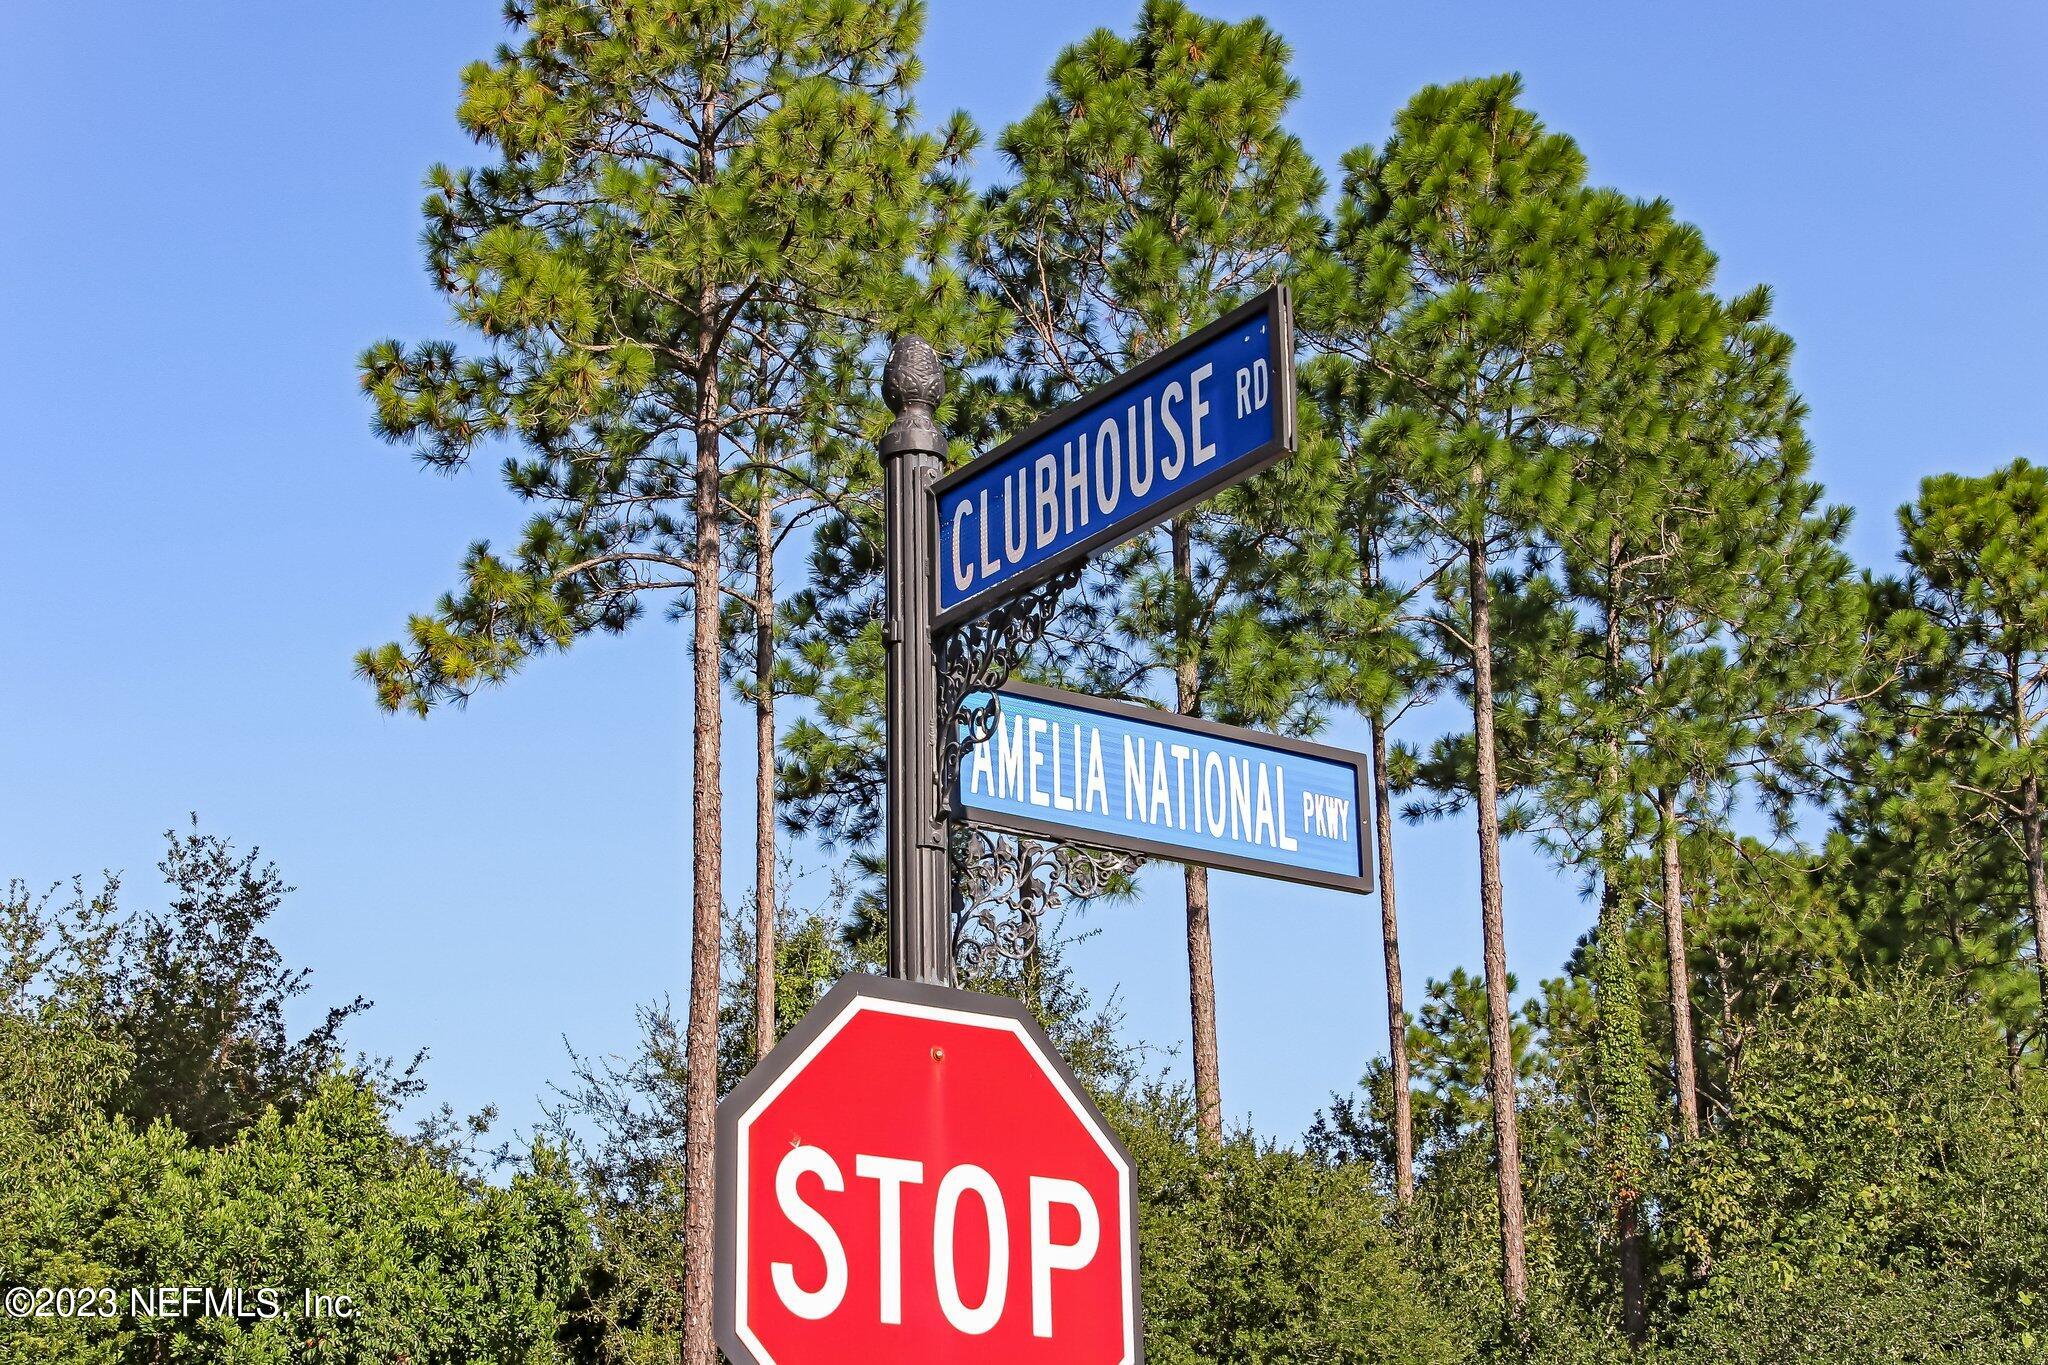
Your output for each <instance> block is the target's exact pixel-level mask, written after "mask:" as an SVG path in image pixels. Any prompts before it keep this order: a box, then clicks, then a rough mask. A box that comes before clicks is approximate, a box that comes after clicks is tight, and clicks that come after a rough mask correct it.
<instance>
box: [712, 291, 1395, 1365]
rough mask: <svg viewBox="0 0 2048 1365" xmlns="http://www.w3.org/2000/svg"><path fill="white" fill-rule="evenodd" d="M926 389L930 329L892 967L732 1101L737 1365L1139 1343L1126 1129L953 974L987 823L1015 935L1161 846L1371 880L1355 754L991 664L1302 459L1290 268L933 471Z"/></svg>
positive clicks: (1109, 1358)
mask: <svg viewBox="0 0 2048 1365" xmlns="http://www.w3.org/2000/svg"><path fill="white" fill-rule="evenodd" d="M944 392H945V375H944V372H943V369H942V367H941V366H940V363H939V359H938V356H937V355H936V354H935V353H934V352H933V350H932V349H931V347H929V346H927V345H925V344H924V343H923V342H921V341H918V340H917V339H915V338H901V339H899V340H898V341H897V342H896V345H895V347H894V349H893V350H892V351H891V353H890V356H889V364H888V368H887V370H886V372H885V374H884V378H883V396H884V397H885V398H886V399H887V400H888V403H889V407H890V409H891V410H892V411H893V412H894V413H895V414H896V418H895V422H894V424H893V425H892V426H891V427H890V428H889V431H888V434H887V435H886V436H884V437H883V439H882V445H881V453H882V469H883V523H884V536H885V538H886V543H885V545H884V547H883V574H884V578H885V580H886V595H887V621H886V626H885V639H886V641H887V651H888V656H887V664H886V673H887V677H886V683H887V700H886V712H887V714H886V717H885V735H886V739H885V744H886V749H887V758H886V762H887V801H886V804H885V820H884V823H885V827H886V828H885V838H886V850H885V852H886V862H885V867H886V872H885V878H886V882H887V898H888V911H889V974H888V976H887V977H886V978H884V977H877V976H854V977H850V978H848V979H847V980H844V981H842V982H841V983H840V984H839V985H838V986H836V987H835V988H834V989H833V990H832V991H831V992H830V993H829V994H828V995H827V996H826V997H825V998H824V1000H822V1001H821V1002H820V1003H819V1004H818V1005H817V1006H816V1007H815V1008H814V1009H812V1010H811V1012H810V1013H809V1014H808V1015H806V1016H805V1018H804V1020H803V1022H802V1023H801V1024H799V1025H798V1026H797V1027H796V1028H795V1029H794V1030H792V1031H791V1032H790V1034H789V1036H788V1037H786V1038H784V1039H782V1040H781V1041H780V1043H778V1044H777V1046H776V1047H775V1049H774V1050H773V1051H772V1052H770V1053H769V1054H768V1056H767V1057H766V1058H764V1059H763V1060H762V1061H761V1063H760V1064H759V1065H758V1066H756V1067H755V1068H754V1070H753V1072H752V1073H751V1074H750V1075H749V1076H748V1077H747V1078H746V1079H745V1080H744V1081H742V1082H741V1083H740V1084H739V1086H738V1087H736V1088H735V1089H734V1090H733V1092H732V1093H731V1094H729V1095H728V1096H726V1098H725V1099H724V1100H722V1101H721V1102H720V1104H719V1109H718V1137H717V1158H716V1166H717V1173H716V1203H717V1223H718V1256H717V1264H716V1268H715V1275H714V1285H713V1290H714V1295H715V1299H716V1305H717V1314H716V1324H717V1335H718V1341H719V1345H720V1346H721V1347H722V1348H723V1349H724V1351H725V1353H726V1355H727V1356H728V1357H729V1358H730V1359H731V1360H732V1361H734V1362H735V1363H736V1365H828V1363H829V1365H839V1363H840V1362H846V1361H883V1360H904V1361H915V1362H917V1365H966V1362H976V1365H1008V1363H1009V1362H1019V1363H1027V1362H1028V1363H1031V1365H1039V1363H1041V1362H1042V1365H1054V1363H1055V1362H1058V1363H1059V1365H1138V1362H1140V1361H1142V1360H1143V1358H1144V1334H1143V1319H1142V1317H1141V1314H1140V1307H1139V1302H1138V1273H1137V1264H1138V1263H1137V1204H1136V1198H1135V1195H1134V1193H1133V1188H1134V1185H1135V1172H1134V1171H1133V1169H1132V1165H1131V1159H1130V1156H1129V1154H1128V1153H1127V1152H1125V1151H1124V1149H1123V1147H1122V1145H1121V1144H1120V1143H1119V1142H1118V1141H1117V1139H1116V1136H1115V1134H1114V1133H1113V1132H1112V1131H1111V1129H1110V1127H1109V1124H1108V1122H1107V1121H1106V1120H1105V1119H1104V1118H1103V1116H1102V1115H1101V1113H1100V1112H1098V1111H1097V1110H1096V1108H1095V1105H1094V1104H1093V1102H1092V1101H1091V1100H1090V1099H1089V1097H1088V1093H1087V1090H1086V1089H1085V1088H1084V1087H1083V1086H1082V1085H1081V1083H1080V1082H1079V1081H1078V1080H1077V1079H1076V1078H1075V1077H1074V1075H1073V1074H1072V1073H1071V1072H1070V1071H1069V1070H1068V1069H1067V1067H1066V1065H1065V1063H1064V1062H1063V1061H1062V1060H1061V1059H1060V1057H1059V1055H1058V1054H1057V1052H1056V1051H1055V1050H1054V1049H1053V1046H1052V1044H1051V1042H1050V1041H1049V1040H1048V1039H1047V1038H1046V1036H1045V1034H1044V1032H1043V1031H1042V1030H1041V1029H1040V1028H1039V1027H1038V1025H1037V1024H1036V1022H1035V1021H1034V1020H1033V1019H1032V1018H1031V1016H1030V1015H1029V1013H1028V1012H1027V1011H1025V1010H1024V1009H1023V1008H1022V1007H1021V1006H1020V1005H1018V1004H1017V1003H1016V1002H1014V1001H1011V1000H1006V999H1001V998H998V997H993V996H987V995H980V994H975V993H972V992H969V991H962V990H957V989H954V963H955V960H956V958H957V959H959V960H962V961H970V960H985V958H976V956H975V954H974V952H973V951H972V950H973V948H974V945H973V944H972V943H971V942H970V941H969V939H968V937H967V935H968V933H969V931H970V930H971V929H972V928H973V927H974V926H976V925H983V926H996V924H997V921H996V918H995V916H994V914H993V913H992V912H991V911H990V910H989V909H988V908H987V906H986V904H985V903H984V902H985V900H986V897H983V898H982V900H980V901H977V902H975V903H973V904H970V903H969V896H968V892H969V890H970V889H973V890H974V891H976V892H977V894H978V893H980V892H981V891H982V890H983V888H984V887H985V886H986V885H987V884H988V882H989V881H990V880H991V879H987V878H984V877H983V876H981V875H980V873H979V872H978V871H977V865H976V864H975V862H974V856H975V855H974V853H973V850H974V849H975V848H976V847H977V846H980V847H984V848H997V847H1000V846H1001V845H1000V844H999V843H998V841H1004V840H1007V841H1010V843H1011V845H1013V846H1014V851H1013V853H1012V854H1011V855H1010V856H1008V858H1007V861H1005V859H1004V857H1003V855H1000V854H998V855H994V856H992V858H991V859H990V860H989V861H990V862H991V864H992V865H995V866H998V867H1007V868H1008V869H1010V870H1011V872H1012V874H1013V875H1012V876H1011V877H1010V878H1009V882H1008V890H1009V893H1010V894H1011V896H1012V897H1013V898H1014V899H1013V901H1012V903H1011V904H1010V906H1009V908H1010V909H1011V910H1012V911H1014V912H1015V918H1014V920H1013V921H1012V922H1011V923H1009V924H1008V925H1006V926H1000V927H998V928H997V930H996V940H997V942H996V946H995V948H994V949H993V951H995V952H997V953H999V954H1002V955H1005V956H1010V957H1018V956H1022V955H1023V954H1026V953H1028V952H1029V951H1030V950H1031V945H1032V944H1033V943H1034V942H1035V933H1036V927H1037V919H1036V915H1037V913H1038V912H1039V910H1041V909H1042V908H1043V906H1044V904H1045V903H1046V900H1047V897H1048V888H1047V885H1046V883H1047V882H1048V881H1050V880H1053V879H1059V878H1065V882H1064V885H1065V886H1066V887H1067V888H1068V890H1070V891H1074V892H1075V893H1077V894H1084V895H1085V894H1088V893H1089V891H1090V888H1094V889H1099V888H1100V885H1101V877H1100V870H1101V869H1102V868H1103V867H1120V868H1126V869H1135V867H1136V866H1137V864H1138V862H1139V861H1141V860H1143V859H1148V858H1158V859H1166V860H1171V861H1176V862H1188V863H1200V864H1204V865H1207V866H1211V867H1219V868H1228V869H1231V870H1234V871H1238V872H1246V873H1251V874H1254V875H1258V876H1266V877H1278V878H1283V879H1286V880H1289V881H1295V882H1305V883H1308V884H1310V885H1314V886H1327V887H1336V888H1340V889H1344V890H1351V891H1359V892H1370V891H1371V890H1372V872H1371V867H1372V863H1371V859H1370V858H1369V856H1368V854H1367V847H1366V846H1367V843H1368V841H1369V840H1370V838H1371V830H1370V827H1369V826H1368V824H1367V818H1368V812H1369V810H1370V808H1371V802H1370V801H1369V800H1368V799H1367V794H1366V781H1367V778H1366V767H1365V763H1366V761H1365V758H1364V756H1363V755H1360V754H1356V753H1352V752H1349V751H1347V750H1342V749H1333V748H1330V747H1328V746H1325V745H1320V744H1310V743H1306V742H1304V741H1301V740H1296V739H1289V738H1285V737H1282V736H1278V735H1269V734H1263V733H1260V732H1258V731H1255V730H1247V729H1242V728H1239V727H1236V726H1229V725H1219V724H1216V723H1215V722H1213V721H1208V720H1204V719H1201V718H1199V717H1193V716H1181V715H1176V714H1173V713H1171V712H1167V711H1162V710H1158V709H1155V708H1153V707H1150V706H1146V705H1141V704H1138V703H1135V702H1130V701H1120V700H1110V699H1105V698H1099V697H1089V696H1082V695H1079V694H1077V693H1073V692H1064V691H1060V690H1057V689H1054V688H1048V687H1036V686H1029V685H1026V684H1023V683H1016V682H1012V681H1011V680H1010V675H1011V673H1012V672H1013V671H1014V670H1015V669H1016V668H1017V666H1018V665H1019V664H1020V663H1022V662H1023V660H1024V659H1025V657H1026V656H1027V655H1028V653H1029V651H1030V649H1031V648H1032V646H1033V645H1035V644H1036V643H1037V642H1038V641H1039V640H1040V639H1041V638H1042V637H1043V635H1044V632H1045V629H1046V627H1047V625H1048V623H1049V622H1050V621H1051V619H1052V617H1053V615H1054V614H1055V612H1056V611H1057V610H1058V606H1059V599H1060V595H1061V594H1062V593H1063V592H1064V591H1065V590H1066V589H1067V588H1068V587H1070V586H1071V585H1072V584H1073V583H1075V582H1076V581H1078V579H1079V578H1080V575H1081V573H1082V571H1083V570H1084V569H1085V568H1086V566H1087V564H1088V562H1089V561H1090V560H1091V559H1092V558H1093V557H1095V556H1098V555H1101V554H1104V553H1106V552H1108V551H1109V550H1112V549H1114V548H1116V547H1117V546H1119V545H1122V544H1124V543H1126V542H1127V541H1129V540H1131V539H1132V538H1134V537H1136V536H1138V535H1140V534H1142V533H1144V532H1145V531H1147V530H1150V529H1151V528H1152V527H1154V526H1157V525H1158V524H1159V523H1161V522H1162V521H1165V520H1166V519H1167V518H1169V517H1171V516H1173V515H1174V514H1175V513H1177V512H1179V511H1181V510H1182V509H1184V508H1187V507H1189V506H1191V505H1192V504H1194V503H1196V502H1198V501H1200V500H1201V499H1203V498H1205V497H1208V496H1210V495H1211V494H1213V493H1215V492H1216V491H1218V490H1219V489H1222V488H1224V487H1227V486H1228V485H1230V484H1233V483H1236V482H1238V481H1240V480H1242V479H1247V478H1250V477H1251V476H1252V475H1254V474H1256V473H1258V472H1259V471H1260V470H1262V469H1264V468H1266V467H1267V466H1268V465H1270V464H1272V463H1273V462H1274V461H1276V460H1278V459H1281V458H1283V457H1284V456H1286V455H1287V454H1289V453H1290V452H1292V451H1293V449H1294V447H1295V425H1294V405H1295V385H1294V337H1293V324H1292V320H1291V314H1290V311H1289V306H1288V298H1287V292H1286V290H1285V289H1284V288H1274V289H1270V290H1268V291H1266V292H1265V293H1263V294H1261V295H1259V296H1258V297H1256V298H1254V299H1252V300H1250V301H1249V302H1247V303H1245V304H1244V305H1242V306H1241V307H1238V308H1236V309H1233V310H1232V311H1231V312H1229V313H1226V314H1225V315H1224V316H1222V317H1221V318H1219V319H1217V320H1216V321H1215V322H1214V323H1212V324H1210V325H1209V326H1207V327H1204V328H1203V329H1202V330H1200V331H1199V332H1196V333H1195V334H1194V335H1193V336H1190V337H1188V338H1187V339H1186V340H1185V341H1182V342H1181V343H1180V344H1178V345H1176V346H1173V347H1171V348H1169V349H1167V350H1165V351H1161V352H1160V353H1158V354H1157V355H1154V356H1152V357H1151V358H1149V359H1148V360H1146V361H1145V362H1144V363H1142V364H1140V365H1138V366H1137V367H1135V368H1134V369H1132V370H1130V371H1128V372H1126V373H1125V374H1122V375H1120V376H1118V377H1117V378H1115V379H1113V380H1111V381H1110V382H1108V383H1107V384H1104V385H1102V386H1101V387H1100V388H1097V389H1095V390H1094V391H1093V392H1091V393H1088V394H1086V395H1085V396H1083V397H1082V398H1080V399H1078V400H1076V401H1075V402H1072V403H1069V404H1067V405H1066V406H1065V407H1063V408H1060V409H1059V410H1058V411H1056V412H1053V413H1051V414H1049V415H1048V416H1046V417H1045V418H1043V419H1041V420H1040V421H1038V422H1036V423H1034V424H1032V425H1031V426H1030V427H1029V428H1028V429H1026V430H1025V431H1024V432H1023V433H1021V434H1020V435H1018V436H1017V437H1016V438H1015V439H1013V440H1011V441H1009V442H1007V443H1005V444H1004V445H1002V446H1001V447H999V448H998V449H996V450H993V451H991V452H989V453H987V454H985V455H982V456H980V457H979V458H977V459H974V460H971V461H969V462H968V463H967V464H965V465H963V466H962V467H960V468H959V469H957V470H955V471H953V472H952V473H950V474H945V473H944V472H943V456H944V453H945V449H946V442H945V438H944V436H943V434H942V433H941V432H940V430H939V427H938V423H937V420H936V416H935V413H936V409H937V406H938V403H939V401H940V399H941V398H942V397H943V396H944ZM1048 847H1049V848H1050V849H1051V850H1052V852H1051V854H1050V855H1047V854H1046V853H1045V851H1044V850H1045V849H1046V848H1048ZM1024 850H1030V851H1031V852H1030V856H1026V855H1025V852H1024ZM1027 867H1028V868H1030V869H1033V870H1031V871H1029V872H1026V873H1019V872H1018V869H1021V868H1027ZM1084 867H1085V868H1093V869H1095V870H1096V872H1095V875H1094V879H1093V880H1090V879H1089V878H1088V877H1085V876H1083V875H1082V874H1081V872H1079V871H1077V869H1080V868H1084ZM992 880H993V881H994V882H995V883H996V884H999V885H1000V884H1002V883H1003V880H1004V879H1003V878H1002V877H1000V876H998V877H995V878H993V879H992Z"/></svg>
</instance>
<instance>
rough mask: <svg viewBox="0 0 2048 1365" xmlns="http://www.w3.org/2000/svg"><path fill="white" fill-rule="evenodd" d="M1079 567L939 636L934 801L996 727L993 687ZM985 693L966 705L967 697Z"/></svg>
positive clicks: (947, 791) (1026, 649) (1047, 620)
mask: <svg viewBox="0 0 2048 1365" xmlns="http://www.w3.org/2000/svg"><path fill="white" fill-rule="evenodd" d="M1081 572H1082V566H1080V565H1076V566H1075V567H1073V568H1071V569H1069V570H1067V571H1066V572H1065V573H1059V574H1054V575H1053V576H1052V577H1051V578H1048V579H1046V580H1045V581H1044V582H1042V583H1037V584H1034V585H1032V586H1031V587H1029V588H1026V589H1025V590H1024V591H1022V592H1020V593H1018V594H1017V595H1016V596H1014V597H1011V598H1008V599H1007V600H1005V601H1002V602H999V603H997V604H996V605H995V606H994V607H992V608H990V609H989V610H988V611H987V612H986V613H984V614H982V615H980V616H977V617H975V618H974V619H973V620H971V621H963V622H961V623H960V624H959V625H957V626H955V627H954V628H953V629H952V630H950V631H948V632H947V633H946V634H944V635H943V636H941V637H940V638H939V641H938V655H939V660H938V663H939V774H938V776H939V802H940V804H941V806H944V805H947V804H950V803H951V801H952V799H953V782H954V779H956V778H957V777H959V775H960V763H961V760H962V759H964V758H965V757H966V756H967V751H968V750H970V749H972V748H973V747H974V746H975V745H977V744H980V743H981V742H982V741H983V740H986V739H987V738H988V737H989V736H990V735H993V734H994V733H995V732H996V715H997V702H996V697H995V690H996V689H997V688H999V687H1001V686H1002V685H1003V684H1004V683H1006V682H1008V681H1009V680H1010V675H1011V674H1012V673H1014V672H1015V671H1016V669H1017V665H1018V664H1020V663H1022V662H1023V661H1024V656H1025V655H1026V654H1028V653H1030V651H1031V648H1032V647H1033V646H1034V645H1036V644H1037V643H1038V642H1039V641H1040V640H1043V639H1044V638H1045V632H1046V631H1047V630H1048V629H1049V628H1050V627H1051V626H1052V621H1053V617H1054V616H1056V615H1058V614H1059V607H1060V599H1061V598H1062V597H1063V596H1065V595H1066V591H1067V589H1068V588H1071V587H1073V586H1074V584H1076V583H1078V582H1080V581H1081ZM977 694H985V695H983V698H982V700H981V701H979V702H976V703H974V704H973V705H971V706H970V705H968V703H967V699H968V698H969V697H972V696H975V695H977Z"/></svg>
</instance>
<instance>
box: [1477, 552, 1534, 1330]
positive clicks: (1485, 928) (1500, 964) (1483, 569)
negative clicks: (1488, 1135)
mask: <svg viewBox="0 0 2048 1365" xmlns="http://www.w3.org/2000/svg"><path fill="white" fill-rule="evenodd" d="M1466 566H1467V569H1468V572H1469V578H1470V583H1469V585H1468V586H1469V588H1470V590H1471V597H1472V744H1473V753H1474V758H1475V760H1476V763H1475V766H1476V768H1477V769H1478V773H1477V777H1478V781H1477V783H1476V786H1477V790H1476V792H1475V793H1474V795H1475V800H1476V804H1477V805H1478V808H1479V917H1480V927H1481V930H1482V933H1483V935H1484V938H1485V961H1486V1039H1487V1054H1488V1056H1487V1069H1486V1088H1487V1091H1488V1093H1489V1094H1490V1096H1491V1098H1492V1100H1493V1151H1494V1173H1495V1176H1496V1178H1497V1179H1498V1181H1499V1187H1500V1252H1501V1271H1500V1282H1501V1293H1502V1295H1503V1296H1504V1298H1505V1299H1506V1302H1507V1311H1508V1315H1509V1317H1510V1318H1513V1319H1520V1318H1521V1317H1522V1316H1523V1314H1524V1313H1525V1312H1526V1310H1527V1309H1528V1306H1529V1262H1528V1249H1527V1235H1526V1233H1525V1231H1524V1228H1523V1215H1522V1139H1521V1133H1520V1131H1519V1129H1518V1127H1517V1124H1516V1116H1515V1042H1514V1031H1513V1030H1514V1020H1513V1016H1512V1014H1511V1012H1510V1010H1509V1008H1508V949H1507V937H1506V932H1505V929H1504V926H1503V924H1502V905H1501V902H1502V893H1501V880H1500V770H1499V767H1498V765H1497V763H1496V756H1495V752H1494V734H1493V602H1492V591H1493V586H1492V584H1491V583H1489V582H1488V581H1487V567H1488V566H1487V561H1486V547H1485V545H1484V544H1482V543H1481V542H1479V541H1473V542H1471V543H1470V544H1468V545H1467V546H1466Z"/></svg>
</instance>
